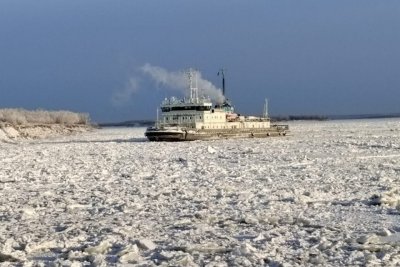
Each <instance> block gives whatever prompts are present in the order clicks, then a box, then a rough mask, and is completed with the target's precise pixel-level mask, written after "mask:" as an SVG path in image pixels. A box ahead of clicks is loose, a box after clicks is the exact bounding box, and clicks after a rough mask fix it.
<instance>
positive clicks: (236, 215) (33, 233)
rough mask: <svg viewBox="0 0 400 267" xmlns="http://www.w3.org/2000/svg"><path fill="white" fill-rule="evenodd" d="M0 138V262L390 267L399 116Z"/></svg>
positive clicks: (397, 217) (398, 185)
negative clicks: (174, 136) (176, 139)
mask: <svg viewBox="0 0 400 267" xmlns="http://www.w3.org/2000/svg"><path fill="white" fill-rule="evenodd" d="M290 127H291V131H292V133H291V134H292V135H291V136H286V137H282V138H267V139H237V140H233V139H231V140H216V141H195V142H181V143H166V142H161V143H156V142H147V141H146V139H145V138H144V137H143V133H144V130H145V129H144V128H108V129H101V130H96V131H93V132H89V133H84V134H80V135H75V136H69V137H61V138H55V139H54V138H53V139H46V140H22V141H17V142H15V143H0V148H1V149H0V196H1V198H0V266H20V265H23V266H52V265H54V266H118V265H119V266H126V265H129V264H133V265H134V264H136V265H137V266H156V265H161V266H281V265H283V266H305V265H317V264H320V265H321V266H344V265H353V266H365V265H367V266H380V265H382V266H393V265H400V120H399V119H390V120H355V121H328V122H295V123H291V124H290Z"/></svg>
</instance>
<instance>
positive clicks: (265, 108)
mask: <svg viewBox="0 0 400 267" xmlns="http://www.w3.org/2000/svg"><path fill="white" fill-rule="evenodd" d="M263 115H264V118H268V99H267V98H265V103H264V114H263Z"/></svg>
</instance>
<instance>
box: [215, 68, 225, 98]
mask: <svg viewBox="0 0 400 267" xmlns="http://www.w3.org/2000/svg"><path fill="white" fill-rule="evenodd" d="M217 75H218V76H219V75H221V76H222V95H223V96H225V69H223V68H222V69H220V70H219V71H218V74H217Z"/></svg>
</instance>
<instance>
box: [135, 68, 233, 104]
mask: <svg viewBox="0 0 400 267" xmlns="http://www.w3.org/2000/svg"><path fill="white" fill-rule="evenodd" d="M141 70H142V71H143V73H145V74H147V75H149V76H150V77H151V78H152V79H153V80H154V81H155V82H157V84H159V85H162V86H166V87H168V88H169V89H172V90H178V91H180V92H182V93H184V94H188V78H187V75H186V73H185V72H181V71H168V70H166V69H164V68H161V67H157V66H152V65H150V64H148V63H147V64H145V65H144V66H142V67H141ZM196 77H197V87H198V88H199V94H200V95H201V94H204V95H205V96H209V97H210V98H211V99H212V100H214V101H215V102H217V103H222V102H223V101H224V100H225V97H224V96H223V94H222V90H221V89H218V88H217V87H215V86H214V85H213V84H212V83H211V82H210V81H208V80H205V79H203V78H202V77H201V73H200V72H199V71H196Z"/></svg>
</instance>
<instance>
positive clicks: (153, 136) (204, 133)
mask: <svg viewBox="0 0 400 267" xmlns="http://www.w3.org/2000/svg"><path fill="white" fill-rule="evenodd" d="M287 132H288V130H287V128H282V127H271V128H268V129H241V130H235V131H232V130H225V131H224V130H198V131H196V132H193V131H187V132H186V131H182V132H180V131H168V130H161V129H157V128H148V129H147V131H146V133H145V136H146V137H147V138H148V139H149V141H166V142H173V141H195V140H216V139H231V138H265V137H274V136H285V135H287Z"/></svg>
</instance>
